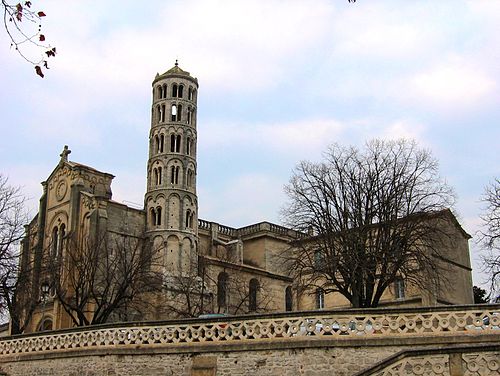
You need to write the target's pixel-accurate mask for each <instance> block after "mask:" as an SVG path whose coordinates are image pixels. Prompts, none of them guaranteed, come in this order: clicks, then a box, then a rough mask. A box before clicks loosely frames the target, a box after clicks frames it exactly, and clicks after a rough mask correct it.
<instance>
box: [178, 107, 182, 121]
mask: <svg viewBox="0 0 500 376" xmlns="http://www.w3.org/2000/svg"><path fill="white" fill-rule="evenodd" d="M181 120H182V105H180V104H179V105H177V121H181Z"/></svg>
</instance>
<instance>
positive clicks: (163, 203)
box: [144, 61, 198, 275]
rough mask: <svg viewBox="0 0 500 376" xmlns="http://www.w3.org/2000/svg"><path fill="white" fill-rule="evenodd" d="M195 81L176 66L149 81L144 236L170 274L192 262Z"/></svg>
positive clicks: (179, 272)
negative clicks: (151, 97) (149, 120)
mask: <svg viewBox="0 0 500 376" xmlns="http://www.w3.org/2000/svg"><path fill="white" fill-rule="evenodd" d="M197 93H198V80H197V79H196V78H194V77H192V76H191V75H190V74H189V72H186V71H184V70H182V69H181V68H179V65H178V63H177V61H176V62H175V66H174V67H173V68H171V69H169V70H168V71H166V72H165V73H163V74H156V77H155V79H154V80H153V103H152V108H151V131H150V133H149V159H148V167H147V168H148V171H147V177H148V181H147V189H146V195H145V197H144V207H145V210H146V213H147V217H146V218H147V219H146V234H147V236H148V237H149V238H150V239H151V240H152V241H153V244H154V247H155V249H158V250H161V252H162V254H163V267H164V269H165V272H166V273H168V274H170V275H186V274H187V273H189V271H190V268H192V267H195V266H196V261H197V257H196V256H197V253H196V249H197V244H198V198H197V195H196V138H197V137H196V99H197Z"/></svg>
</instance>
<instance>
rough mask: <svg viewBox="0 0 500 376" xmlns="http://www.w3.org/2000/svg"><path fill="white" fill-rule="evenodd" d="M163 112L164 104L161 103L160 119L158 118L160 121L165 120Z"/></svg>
mask: <svg viewBox="0 0 500 376" xmlns="http://www.w3.org/2000/svg"><path fill="white" fill-rule="evenodd" d="M165 112H166V111H165V105H164V104H162V105H161V120H160V121H161V122H162V123H163V122H164V121H165Z"/></svg>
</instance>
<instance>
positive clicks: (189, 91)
mask: <svg viewBox="0 0 500 376" xmlns="http://www.w3.org/2000/svg"><path fill="white" fill-rule="evenodd" d="M188 99H189V100H190V101H192V100H193V88H192V87H191V86H190V87H189V89H188Z"/></svg>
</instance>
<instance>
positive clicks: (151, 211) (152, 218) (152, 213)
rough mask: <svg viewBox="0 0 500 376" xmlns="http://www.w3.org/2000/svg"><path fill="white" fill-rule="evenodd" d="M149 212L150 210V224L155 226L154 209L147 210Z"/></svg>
mask: <svg viewBox="0 0 500 376" xmlns="http://www.w3.org/2000/svg"><path fill="white" fill-rule="evenodd" d="M149 212H150V216H151V224H152V225H153V226H156V210H155V209H154V208H151V209H150V210H149Z"/></svg>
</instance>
